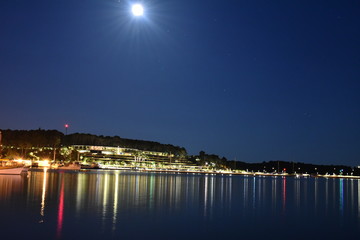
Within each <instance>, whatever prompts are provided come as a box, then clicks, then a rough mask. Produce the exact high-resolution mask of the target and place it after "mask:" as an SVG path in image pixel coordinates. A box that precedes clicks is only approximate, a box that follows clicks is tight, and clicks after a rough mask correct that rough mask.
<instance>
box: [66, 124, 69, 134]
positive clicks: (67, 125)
mask: <svg viewBox="0 0 360 240" xmlns="http://www.w3.org/2000/svg"><path fill="white" fill-rule="evenodd" d="M68 128H69V124H67V123H66V124H65V135H67V130H68Z"/></svg>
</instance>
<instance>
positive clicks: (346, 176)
mask: <svg viewBox="0 0 360 240" xmlns="http://www.w3.org/2000/svg"><path fill="white" fill-rule="evenodd" d="M35 169H36V170H42V169H45V168H31V170H35ZM46 169H48V170H52V171H82V172H87V171H94V170H96V171H114V170H118V171H128V172H148V173H179V174H203V175H208V174H211V175H227V176H233V175H234V176H253V177H257V176H259V177H295V178H338V179H360V176H349V175H322V174H317V175H313V174H302V173H298V174H289V173H263V172H236V171H221V170H219V171H184V170H175V169H174V170H172V169H146V168H143V169H136V168H133V169H130V168H94V169H92V168H85V169H54V168H46Z"/></svg>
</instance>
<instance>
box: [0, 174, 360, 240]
mask: <svg viewBox="0 0 360 240" xmlns="http://www.w3.org/2000/svg"><path fill="white" fill-rule="evenodd" d="M359 183H360V182H359V181H358V180H349V179H348V180H343V179H315V178H302V179H300V178H293V177H284V178H282V177H256V178H254V177H243V176H213V175H192V174H189V175H186V174H165V173H137V172H120V171H91V172H71V171H70V172H66V171H47V172H44V171H35V172H34V171H33V172H29V174H28V176H4V175H0V230H1V232H0V236H1V239H264V238H267V239H304V238H307V239H325V238H328V239H344V238H350V237H351V238H354V239H355V238H356V239H357V237H358V236H359V233H360V198H359V195H360V184H359Z"/></svg>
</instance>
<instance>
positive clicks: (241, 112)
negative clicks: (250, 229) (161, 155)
mask: <svg viewBox="0 0 360 240" xmlns="http://www.w3.org/2000/svg"><path fill="white" fill-rule="evenodd" d="M131 3H133V2H131V1H126V0H120V1H116V0H42V1H40V0H31V1H30V0H1V1H0V81H1V82H0V83H1V85H0V128H1V129H8V128H9V129H38V128H42V129H58V130H60V131H64V128H63V126H64V124H65V123H69V124H70V128H69V131H68V132H69V133H74V132H82V133H91V134H98V135H109V136H114V135H118V136H120V137H124V138H131V139H143V140H151V141H158V142H161V143H169V144H174V145H179V146H183V147H185V148H186V149H187V150H188V153H189V154H197V153H198V152H199V151H200V150H204V151H205V152H207V153H214V154H218V155H220V156H225V157H226V158H228V159H236V160H240V161H246V162H262V161H269V160H286V161H299V162H306V163H319V164H347V165H360V127H359V123H360V94H359V93H360V1H357V0H356V1H331V0H318V1H314V0H312V1H304V0H298V1H297V0H291V1H285V0H284V1H268V0H263V1H261V0H248V1H241V0H225V1H219V0H217V1H214V0H144V1H142V3H143V5H144V8H145V15H144V16H142V17H134V16H133V15H132V13H131Z"/></svg>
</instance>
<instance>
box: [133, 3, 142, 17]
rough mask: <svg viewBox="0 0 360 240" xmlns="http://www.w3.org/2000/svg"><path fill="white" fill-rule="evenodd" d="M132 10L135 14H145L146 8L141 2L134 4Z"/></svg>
mask: <svg viewBox="0 0 360 240" xmlns="http://www.w3.org/2000/svg"><path fill="white" fill-rule="evenodd" d="M131 11H132V13H133V15H134V16H142V15H143V14H144V8H143V6H142V5H141V4H138V3H137V4H134V5H132V8H131Z"/></svg>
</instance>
